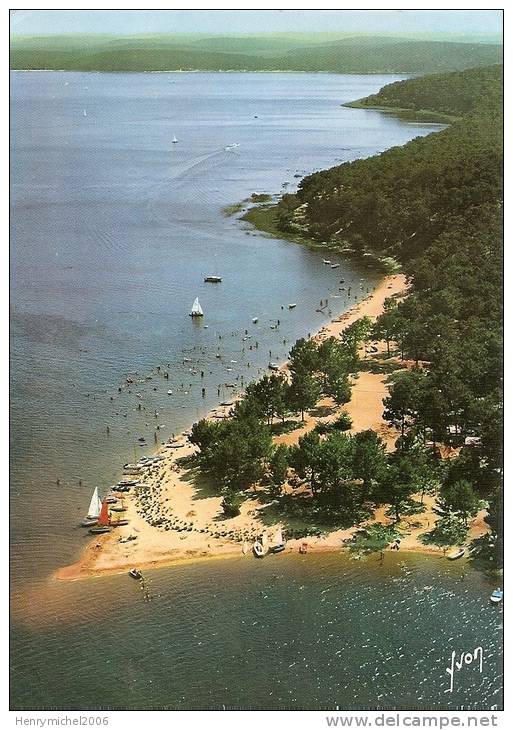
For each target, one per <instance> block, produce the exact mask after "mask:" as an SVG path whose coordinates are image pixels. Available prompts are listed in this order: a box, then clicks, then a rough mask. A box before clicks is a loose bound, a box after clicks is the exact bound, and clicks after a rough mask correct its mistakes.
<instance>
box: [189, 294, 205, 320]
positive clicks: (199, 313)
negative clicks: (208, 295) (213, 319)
mask: <svg viewBox="0 0 513 730" xmlns="http://www.w3.org/2000/svg"><path fill="white" fill-rule="evenodd" d="M189 316H190V317H203V310H202V308H201V304H200V303H199V299H198V297H196V299H195V300H194V302H193V303H192V308H191V311H190V312H189Z"/></svg>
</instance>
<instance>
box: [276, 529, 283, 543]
mask: <svg viewBox="0 0 513 730" xmlns="http://www.w3.org/2000/svg"><path fill="white" fill-rule="evenodd" d="M274 544H275V545H283V533H282V531H281V527H278V529H277V530H276V532H275V533H274Z"/></svg>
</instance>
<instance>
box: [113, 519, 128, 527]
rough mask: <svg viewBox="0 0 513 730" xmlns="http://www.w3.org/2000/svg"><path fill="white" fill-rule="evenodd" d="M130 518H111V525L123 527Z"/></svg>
mask: <svg viewBox="0 0 513 730" xmlns="http://www.w3.org/2000/svg"><path fill="white" fill-rule="evenodd" d="M128 524H129V523H128V520H123V519H122V520H111V521H110V526H111V527H123V525H128Z"/></svg>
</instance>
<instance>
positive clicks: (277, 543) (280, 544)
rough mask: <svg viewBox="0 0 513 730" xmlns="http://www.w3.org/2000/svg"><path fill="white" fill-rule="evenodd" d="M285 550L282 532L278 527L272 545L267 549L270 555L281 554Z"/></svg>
mask: <svg viewBox="0 0 513 730" xmlns="http://www.w3.org/2000/svg"><path fill="white" fill-rule="evenodd" d="M284 550H285V543H284V541H283V532H282V529H281V527H279V528H278V529H277V530H276V532H275V533H274V537H273V542H272V545H270V547H269V552H270V553H274V554H276V553H282V552H283V551H284Z"/></svg>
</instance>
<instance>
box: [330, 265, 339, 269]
mask: <svg viewBox="0 0 513 730" xmlns="http://www.w3.org/2000/svg"><path fill="white" fill-rule="evenodd" d="M339 266H340V264H331V268H332V269H338V267H339Z"/></svg>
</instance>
